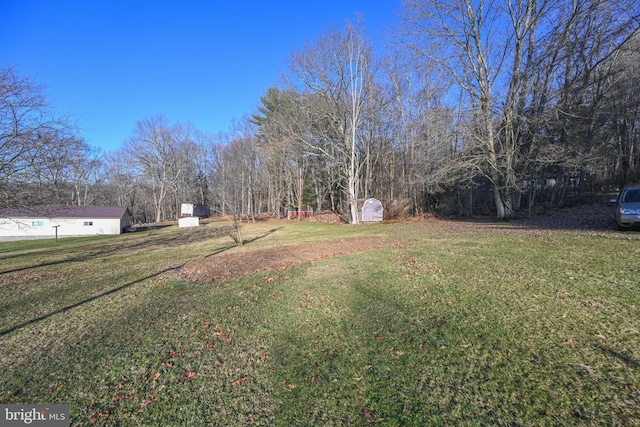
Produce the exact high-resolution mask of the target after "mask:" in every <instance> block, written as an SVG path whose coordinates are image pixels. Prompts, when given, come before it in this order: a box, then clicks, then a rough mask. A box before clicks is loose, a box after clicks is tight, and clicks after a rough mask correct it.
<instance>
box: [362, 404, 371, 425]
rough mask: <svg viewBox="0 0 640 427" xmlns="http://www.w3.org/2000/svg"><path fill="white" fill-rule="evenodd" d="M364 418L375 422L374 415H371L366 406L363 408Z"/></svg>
mask: <svg viewBox="0 0 640 427" xmlns="http://www.w3.org/2000/svg"><path fill="white" fill-rule="evenodd" d="M362 416H363V417H364V419H365V420H367V421H369V422H371V421H373V415H371V411H370V410H369V408H367V407H366V406H365V407H364V408H362Z"/></svg>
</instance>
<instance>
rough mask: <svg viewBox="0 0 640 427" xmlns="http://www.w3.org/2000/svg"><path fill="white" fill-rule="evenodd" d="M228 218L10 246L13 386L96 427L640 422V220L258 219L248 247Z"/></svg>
mask: <svg viewBox="0 0 640 427" xmlns="http://www.w3.org/2000/svg"><path fill="white" fill-rule="evenodd" d="M227 226H228V224H227V223H212V224H209V225H207V226H206V227H201V228H199V229H197V230H178V229H177V228H172V227H167V228H164V229H160V230H154V231H151V232H145V233H140V234H131V235H126V236H118V237H108V238H107V237H105V238H97V239H84V240H80V239H78V240H69V241H63V242H62V243H61V244H60V245H57V246H56V245H54V244H53V243H51V242H41V243H40V244H39V245H36V244H33V243H29V244H20V243H12V244H3V245H2V246H1V247H0V260H1V262H2V266H3V267H2V269H1V270H2V272H1V273H0V325H2V330H1V331H0V345H1V346H2V348H3V352H2V353H1V354H0V362H1V363H2V365H3V366H5V367H8V369H5V372H4V375H3V377H2V379H0V400H1V401H2V402H3V403H8V402H25V403H26V402H33V403H35V402H39V403H42V402H47V403H69V404H70V405H71V417H72V425H77V426H81V425H282V426H285V425H286V426H289V425H372V424H373V425H638V420H639V419H640V409H639V407H638V405H639V404H640V393H639V392H638V387H639V386H640V336H639V334H640V309H639V307H640V296H639V294H638V290H639V289H640V281H639V280H640V279H638V278H639V277H640V267H638V265H640V263H639V262H638V261H639V257H640V250H639V249H638V247H639V246H638V244H639V243H640V235H638V234H637V233H617V232H609V231H607V230H604V229H600V228H598V229H595V228H592V229H590V228H588V227H587V228H568V229H564V230H561V229H559V228H558V227H547V228H545V227H543V226H541V225H540V226H528V227H527V226H526V224H522V223H519V222H516V223H511V224H496V223H473V222H465V223H461V222H443V221H435V220H433V221H428V222H412V223H402V222H398V223H388V224H376V225H371V226H362V227H346V226H339V225H328V224H321V223H304V222H303V223H287V222H258V223H255V224H245V225H243V227H244V229H243V233H244V235H245V237H246V239H247V241H248V243H247V244H245V246H243V247H236V246H235V245H233V243H232V241H231V239H230V238H229V237H228V235H227V234H226V230H225V227H227ZM339 241H342V244H345V243H347V242H351V243H355V242H357V243H358V245H357V246H358V247H366V248H367V249H369V250H367V251H358V252H352V251H350V250H349V251H347V250H344V248H342V249H341V246H340V244H338V243H335V242H339ZM400 241H402V244H397V245H392V246H389V245H386V244H384V245H383V244H378V243H381V242H400ZM332 242H333V243H332ZM367 242H369V243H368V244H369V245H371V244H373V243H374V244H373V246H366V245H367ZM372 242H373V243H372ZM296 244H298V245H300V246H299V247H298V249H299V250H300V251H302V252H304V253H305V257H307V258H301V259H299V260H298V261H301V262H295V263H293V262H290V260H289V261H287V262H285V264H286V265H287V267H283V268H278V269H267V270H263V271H260V272H258V273H256V274H248V275H245V274H243V275H235V273H233V274H234V275H233V276H232V277H227V278H225V279H220V280H218V279H217V280H212V281H206V282H202V281H201V280H200V281H198V283H194V282H188V281H185V280H183V279H182V276H181V273H180V269H181V268H185V269H186V268H187V267H183V266H189V265H193V263H201V262H202V261H203V260H206V259H211V260H213V259H215V260H217V261H216V262H217V263H218V265H220V266H225V267H229V268H230V265H231V264H233V263H235V264H237V265H238V266H239V267H237V268H240V267H241V266H242V265H245V264H244V263H245V261H246V260H247V259H252V257H253V258H254V259H256V260H258V259H262V258H261V257H264V256H266V255H265V254H270V255H271V257H270V258H269V259H277V254H278V253H279V251H280V250H281V249H282V248H287V251H286V252H287V253H289V254H291V253H294V254H295V253H296V251H295V250H292V251H289V249H291V248H293V245H296ZM362 245H364V246H362ZM331 248H333V249H334V251H333V252H332V251H331ZM309 251H311V254H306V253H307V252H309ZM347 252H348V253H347ZM273 254H276V255H273ZM313 254H316V255H318V254H323V255H322V256H317V257H316V256H311V255H313ZM333 255H335V256H333ZM328 256H331V257H328ZM318 258H321V259H318ZM195 260H197V261H195ZM310 260H311V261H310ZM221 261H222V262H221ZM292 263H293V264H295V265H292ZM214 264H215V263H214ZM251 265H254V266H255V263H254V264H251ZM278 266H280V264H278ZM234 268H236V267H234ZM233 271H236V270H233ZM237 271H242V269H240V270H237ZM247 271H253V270H251V269H249V270H247V269H245V270H244V271H242V273H246V272H247ZM212 277H213V276H212Z"/></svg>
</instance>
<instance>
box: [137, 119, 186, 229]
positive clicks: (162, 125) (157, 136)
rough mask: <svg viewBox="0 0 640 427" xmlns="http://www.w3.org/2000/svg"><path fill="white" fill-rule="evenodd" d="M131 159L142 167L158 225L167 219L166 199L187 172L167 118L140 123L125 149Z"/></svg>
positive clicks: (141, 170)
mask: <svg viewBox="0 0 640 427" xmlns="http://www.w3.org/2000/svg"><path fill="white" fill-rule="evenodd" d="M125 149H126V152H127V155H128V156H130V157H131V159H133V160H134V161H135V163H136V164H137V165H139V167H140V172H141V175H142V176H143V177H144V178H145V179H147V180H148V182H149V186H150V189H151V193H152V196H153V205H154V210H155V221H156V222H159V221H162V220H163V219H164V212H165V208H166V206H165V199H166V197H167V195H168V194H169V191H170V190H171V189H172V187H173V186H174V185H175V183H176V182H177V180H178V179H179V178H180V175H181V174H182V173H183V172H184V170H183V169H182V167H181V165H180V163H179V161H178V154H179V152H178V148H177V145H176V138H175V135H174V129H173V128H172V127H171V126H170V125H169V124H168V123H167V119H166V118H165V117H163V116H155V117H151V118H148V119H144V120H141V121H139V122H137V123H136V125H135V128H134V130H133V133H132V135H131V137H130V138H129V140H128V141H127V143H126V145H125Z"/></svg>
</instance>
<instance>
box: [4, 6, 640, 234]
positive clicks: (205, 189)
mask: <svg viewBox="0 0 640 427" xmlns="http://www.w3.org/2000/svg"><path fill="white" fill-rule="evenodd" d="M402 4H403V9H402V19H401V21H400V22H401V23H400V25H398V27H397V28H396V29H394V31H393V32H392V33H390V34H388V39H389V43H388V44H386V45H385V46H373V45H372V43H371V42H370V40H371V39H370V38H369V37H368V36H367V31H366V25H365V24H364V23H362V22H360V21H359V20H358V19H357V18H356V21H355V22H347V23H346V25H345V26H344V28H339V29H328V30H327V32H326V33H325V34H324V35H323V36H322V37H320V38H318V39H317V40H315V41H310V42H308V43H307V44H306V45H305V46H304V48H303V49H301V50H299V51H297V52H294V53H293V54H292V55H291V57H290V58H289V61H288V63H287V66H286V70H285V72H284V73H283V74H284V79H283V82H282V84H281V85H279V86H278V87H275V86H274V87H272V88H270V89H269V90H267V91H266V93H264V94H263V95H262V97H261V99H260V104H259V105H258V106H256V109H255V111H252V112H248V113H247V114H246V116H245V117H243V118H240V119H238V120H236V121H235V122H234V123H232V124H231V125H230V130H229V131H228V132H224V133H218V134H208V133H205V132H201V131H199V130H198V129H196V128H194V126H193V125H191V124H189V123H174V122H172V121H171V120H170V119H169V118H167V117H165V116H163V115H151V116H148V117H146V118H140V120H139V121H138V122H137V123H136V125H135V127H134V129H132V131H131V135H130V137H129V138H128V139H127V140H126V141H123V142H122V145H121V147H120V148H119V149H117V150H115V151H113V152H107V153H103V152H100V150H98V149H96V148H93V147H91V146H90V145H89V144H88V143H87V142H86V141H84V140H83V138H82V135H81V133H80V132H79V131H78V130H77V129H74V127H73V126H71V125H69V120H68V119H65V118H60V117H55V116H54V115H53V114H52V112H51V108H50V107H49V105H48V103H47V99H46V95H45V94H44V91H43V89H42V88H41V87H40V86H38V84H37V83H36V82H35V81H33V80H32V79H31V78H29V77H26V76H21V75H20V74H19V73H18V72H17V70H16V69H15V68H13V67H10V66H7V67H5V68H2V69H0V207H9V206H17V205H21V206H24V205H35V204H80V205H86V204H105V205H120V206H128V207H129V208H130V209H131V210H132V212H133V213H134V217H135V220H136V221H138V222H153V221H162V220H167V219H175V218H177V217H178V216H179V213H180V204H181V203H194V204H205V205H209V206H210V207H211V208H212V211H214V212H217V213H220V214H235V215H242V216H246V217H247V218H252V217H254V216H256V215H258V214H261V213H272V214H274V215H281V214H282V213H283V210H284V209H285V208H286V207H302V206H312V207H313V208H314V209H315V210H317V211H324V210H331V211H334V212H337V213H341V214H344V215H345V217H348V218H352V219H353V221H357V215H354V213H355V212H356V210H357V209H358V202H359V201H360V200H362V199H364V198H368V197H375V198H377V199H379V200H381V201H382V202H383V205H384V206H385V210H386V211H385V214H386V215H387V216H390V217H393V216H402V215H422V214H425V213H436V214H459V215H472V214H474V215H475V214H491V215H494V216H495V217H496V218H498V219H505V218H509V217H511V216H513V215H514V214H516V213H517V212H520V211H527V210H528V211H529V212H532V210H533V208H534V207H535V206H537V205H558V206H562V205H564V204H567V203H580V202H584V201H586V200H588V198H589V197H592V196H593V195H594V194H604V193H606V192H610V191H614V190H615V189H617V188H620V187H621V186H623V185H625V184H627V183H631V182H638V181H639V180H640V153H639V150H638V148H639V136H640V135H639V132H638V125H639V123H640V122H639V119H640V35H639V28H640V18H639V16H640V13H639V10H640V6H639V5H638V3H637V2H636V1H632V0H556V1H548V0H505V1H499V2H495V1H484V0H462V1H460V0H404V1H403V2H402ZM245 54H250V52H246V53H245ZM132 119H133V120H135V119H136V118H132ZM105 120H108V117H105Z"/></svg>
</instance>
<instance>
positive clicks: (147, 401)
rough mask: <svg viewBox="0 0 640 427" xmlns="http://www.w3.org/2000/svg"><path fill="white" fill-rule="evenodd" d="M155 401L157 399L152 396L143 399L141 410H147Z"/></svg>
mask: <svg viewBox="0 0 640 427" xmlns="http://www.w3.org/2000/svg"><path fill="white" fill-rule="evenodd" d="M155 400H156V399H155V397H154V396H150V397H146V398H144V399H142V402H140V409H141V410H142V409H144V408H146V407H147V406H149V405H151V404H152V403H153V402H154V401H155Z"/></svg>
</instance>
